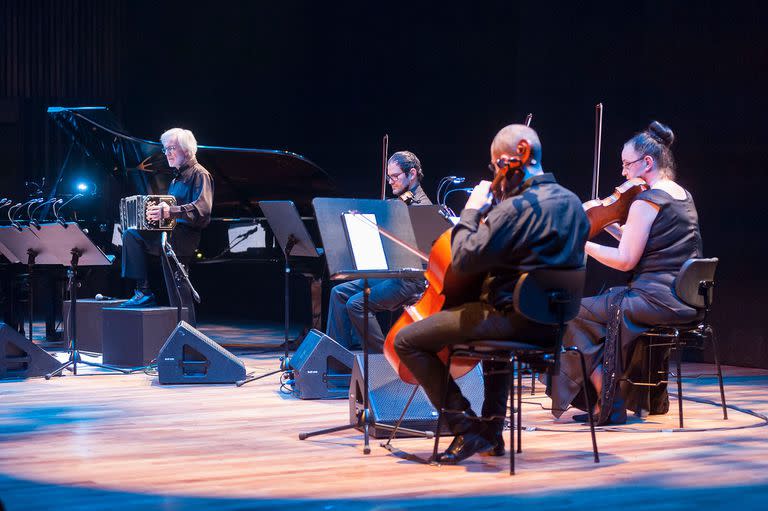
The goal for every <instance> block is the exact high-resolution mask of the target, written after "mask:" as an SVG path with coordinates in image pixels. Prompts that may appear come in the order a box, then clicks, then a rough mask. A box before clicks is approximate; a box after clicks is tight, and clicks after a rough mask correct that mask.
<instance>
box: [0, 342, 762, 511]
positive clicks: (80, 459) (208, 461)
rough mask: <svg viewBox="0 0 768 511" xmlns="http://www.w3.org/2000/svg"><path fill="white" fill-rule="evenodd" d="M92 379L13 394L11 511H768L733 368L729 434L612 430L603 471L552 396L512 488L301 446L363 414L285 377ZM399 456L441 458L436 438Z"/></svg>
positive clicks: (709, 428) (267, 363) (712, 410)
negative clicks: (242, 381)
mask: <svg viewBox="0 0 768 511" xmlns="http://www.w3.org/2000/svg"><path fill="white" fill-rule="evenodd" d="M244 360H245V361H246V365H247V366H248V369H249V370H250V371H255V372H257V373H262V372H267V371H270V370H274V369H276V368H277V367H278V360H277V355H275V354H266V355H265V354H261V355H258V354H257V355H246V356H245V357H244ZM686 370H687V371H688V372H693V373H698V372H704V371H710V367H709V366H699V365H693V364H689V365H687V366H686ZM84 372H85V373H86V374H85V375H82V376H65V377H63V378H56V379H53V380H52V381H45V380H43V379H30V380H26V381H18V380H16V381H2V382H0V500H1V501H2V502H3V504H4V505H5V508H6V509H7V510H9V511H11V510H14V511H15V510H21V509H24V510H26V509H32V510H43V509H54V508H55V509H59V510H70V509H91V510H96V509H113V510H122V509H131V510H142V509H163V510H177V509H220V510H240V509H295V508H296V507H297V506H300V508H301V509H321V510H343V509H375V510H396V509H432V508H435V507H437V506H439V507H445V508H449V509H454V508H456V509H463V510H471V509H490V508H494V507H498V508H501V507H502V506H503V507H504V508H507V509H522V507H521V506H529V507H528V508H530V509H533V508H535V509H536V510H537V511H539V510H541V509H590V510H594V509H617V508H623V509H658V510H666V509H698V510H702V509H714V508H720V507H723V508H724V507H728V508H730V509H738V510H743V509H758V508H759V509H765V505H766V504H765V502H768V428H766V427H764V425H765V420H764V418H762V417H761V416H760V414H768V394H766V384H768V371H762V370H750V369H739V368H734V367H727V368H726V385H727V387H726V393H727V398H728V400H729V404H730V405H731V406H732V408H731V409H730V410H729V417H730V420H728V421H727V422H726V421H723V420H722V415H721V411H720V410H719V408H717V407H716V406H713V405H711V404H706V403H699V402H691V401H686V402H685V407H686V420H687V423H686V426H688V427H689V428H691V431H685V432H679V431H674V429H675V427H676V424H677V422H676V421H677V416H676V412H675V411H673V412H671V413H670V414H669V415H667V416H663V417H656V416H654V417H651V418H648V419H646V420H645V421H640V420H639V419H634V420H633V421H631V423H630V424H628V425H626V426H621V427H613V428H610V430H604V431H600V432H599V433H598V445H599V447H600V452H601V463H599V464H594V463H593V462H592V457H591V447H590V441H589V434H588V432H587V430H586V429H585V428H584V427H583V426H580V425H577V424H575V423H573V422H571V421H570V420H567V419H568V418H569V417H570V416H571V415H572V412H567V413H566V414H565V416H564V418H565V419H566V420H562V421H559V422H555V421H553V420H552V418H551V416H550V415H549V414H548V413H547V412H545V411H543V410H542V409H541V406H542V405H544V406H546V405H547V400H546V398H544V397H543V396H542V395H541V394H539V395H537V396H532V397H531V396H527V397H526V398H525V399H526V404H525V405H524V419H525V420H524V423H525V425H526V426H527V427H529V428H530V429H531V430H530V431H526V432H524V435H523V440H524V443H523V449H524V451H523V454H521V455H519V457H518V473H517V475H515V476H512V477H510V476H509V475H508V473H507V466H508V465H507V464H508V458H507V457H504V458H501V459H498V458H487V457H474V458H472V459H470V460H468V461H467V462H465V463H464V464H462V465H459V466H443V467H436V466H424V465H419V464H415V463H412V462H408V461H405V460H402V459H399V458H396V457H394V456H393V455H392V454H390V453H389V452H388V451H386V450H385V449H383V448H381V447H379V443H380V441H378V440H373V439H372V446H373V452H372V454H371V455H369V456H364V455H363V453H362V435H361V434H360V433H358V432H356V431H354V430H351V431H346V432H340V433H335V434H331V435H327V436H322V437H315V438H311V439H308V440H305V441H299V440H298V438H297V435H298V433H299V432H301V431H307V430H312V429H317V428H322V427H328V426H333V425H338V424H342V423H344V422H345V421H347V413H348V412H347V406H348V405H347V402H346V401H345V400H341V401H301V400H298V399H295V398H294V397H292V396H290V395H285V394H281V393H280V391H279V384H278V377H277V375H275V376H271V377H268V378H265V379H263V380H260V381H258V382H254V383H251V384H249V385H246V386H244V387H241V388H237V387H235V386H234V385H202V386H160V385H159V384H158V383H157V378H156V377H155V376H150V375H147V374H144V373H139V374H133V375H112V374H104V373H98V372H95V371H93V370H88V369H86V370H85V371H84ZM716 389H717V387H716V380H715V379H714V378H709V377H708V378H704V379H700V380H692V381H690V382H688V383H687V384H686V385H685V390H686V392H687V393H688V395H690V396H692V397H697V398H703V399H710V400H714V401H717V399H718V396H717V390H716ZM672 404H673V410H676V406H675V404H676V403H675V402H674V401H673V402H672ZM748 410H751V411H753V412H755V413H756V414H757V415H752V414H750V413H747V411H748ZM697 429H698V430H704V431H693V430H697ZM551 430H556V431H551ZM396 445H397V446H398V447H400V448H402V449H405V450H409V451H413V452H417V453H419V454H423V455H427V454H428V453H429V452H430V450H431V442H430V441H428V440H423V439H404V440H397V441H396ZM443 445H446V444H443Z"/></svg>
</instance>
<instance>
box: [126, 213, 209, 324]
mask: <svg viewBox="0 0 768 511" xmlns="http://www.w3.org/2000/svg"><path fill="white" fill-rule="evenodd" d="M160 236H161V233H160V232H158V231H137V230H136V229H128V230H127V231H125V232H123V267H122V275H123V278H128V279H134V280H136V281H146V280H147V278H148V269H147V259H148V257H147V256H149V255H153V256H160V255H161V252H160V251H161V247H160ZM169 238H170V240H169V241H170V243H171V246H172V247H173V251H174V252H175V253H176V256H177V257H178V258H179V261H180V262H181V263H182V264H183V265H184V267H185V268H186V269H187V271H189V263H190V261H192V256H193V255H194V253H195V250H196V249H197V246H198V245H199V244H200V231H199V230H196V229H192V228H189V227H187V226H185V225H183V224H177V225H176V228H175V229H174V230H173V231H172V232H171V235H170V237H169ZM160 261H161V264H162V268H163V278H164V280H165V287H166V288H167V290H168V302H169V303H170V304H171V306H172V307H177V306H178V304H179V297H178V295H177V293H176V278H175V277H176V275H175V271H174V270H175V269H176V268H175V264H174V263H172V264H173V269H172V267H171V266H168V263H167V262H166V260H165V258H164V257H161V258H160ZM182 279H183V277H182ZM179 288H180V289H179V294H180V295H181V306H182V307H187V310H188V311H189V322H190V324H192V325H195V324H196V317H195V304H194V299H193V298H192V290H191V289H189V286H187V285H186V283H185V282H183V280H182V281H181V283H180V286H179Z"/></svg>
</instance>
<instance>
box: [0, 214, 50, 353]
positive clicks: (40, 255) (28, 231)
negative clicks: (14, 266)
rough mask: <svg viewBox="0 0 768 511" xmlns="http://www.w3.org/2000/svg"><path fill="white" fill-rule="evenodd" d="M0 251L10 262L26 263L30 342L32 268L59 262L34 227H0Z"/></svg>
mask: <svg viewBox="0 0 768 511" xmlns="http://www.w3.org/2000/svg"><path fill="white" fill-rule="evenodd" d="M3 247H4V248H3ZM0 252H2V253H3V255H5V256H6V258H8V260H9V261H10V262H12V263H22V264H26V265H27V275H29V303H28V304H27V305H28V309H29V332H28V334H29V335H28V337H29V342H32V322H33V315H34V306H35V304H34V285H33V282H32V275H33V273H32V272H33V269H34V266H35V265H36V264H55V265H58V264H59V260H58V259H57V258H56V256H55V255H54V254H53V253H52V252H51V251H50V250H48V248H47V246H46V244H45V242H44V241H43V240H42V239H41V238H40V235H39V230H38V229H37V228H36V227H29V226H20V225H10V226H4V227H0Z"/></svg>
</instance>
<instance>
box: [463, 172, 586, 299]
mask: <svg viewBox="0 0 768 511" xmlns="http://www.w3.org/2000/svg"><path fill="white" fill-rule="evenodd" d="M481 217H482V215H481V213H480V211H478V210H476V209H465V210H464V211H462V212H461V218H460V220H459V223H457V224H456V226H455V227H454V229H453V234H452V236H451V253H452V266H453V268H454V269H455V270H456V271H460V272H467V273H481V272H486V273H487V275H486V277H485V280H484V282H483V289H482V294H481V297H480V300H481V301H484V302H486V303H489V304H491V305H493V306H494V307H495V308H497V309H499V310H505V309H509V308H510V307H512V295H513V292H514V288H515V284H516V283H517V280H518V278H519V276H520V274H521V273H524V272H527V271H530V270H533V269H536V268H542V267H561V268H576V267H581V266H584V262H585V255H584V246H585V244H586V241H587V236H588V234H589V220H588V219H587V215H586V214H585V213H584V209H583V208H582V205H581V201H580V200H579V199H578V197H576V195H574V194H573V192H571V191H569V190H567V189H565V188H563V187H562V186H560V185H559V184H557V182H556V181H555V177H554V176H553V175H552V174H549V173H546V174H540V175H537V176H534V177H531V178H529V179H528V180H526V181H525V182H524V183H523V184H522V186H521V187H520V191H519V192H518V194H516V195H514V196H512V197H508V198H507V199H505V200H503V201H502V202H501V203H500V204H498V205H496V206H495V207H494V208H493V209H492V210H491V212H490V213H489V214H488V216H487V218H486V219H485V222H482V223H481V221H480V220H481Z"/></svg>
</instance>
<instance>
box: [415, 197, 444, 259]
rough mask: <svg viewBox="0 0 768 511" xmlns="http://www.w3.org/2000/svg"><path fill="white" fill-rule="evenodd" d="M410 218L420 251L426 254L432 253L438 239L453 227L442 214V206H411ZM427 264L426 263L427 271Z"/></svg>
mask: <svg viewBox="0 0 768 511" xmlns="http://www.w3.org/2000/svg"><path fill="white" fill-rule="evenodd" d="M408 216H410V217H411V225H412V226H413V234H414V235H415V236H416V243H417V245H418V247H419V250H421V251H422V252H424V253H425V254H429V253H430V252H431V251H432V245H434V244H435V241H437V238H439V237H440V236H441V235H442V234H443V233H444V232H445V231H447V230H448V229H451V228H452V227H453V224H452V223H451V221H450V220H448V219H447V218H445V216H444V215H443V214H442V213H441V212H440V206H439V205H437V204H434V205H425V206H410V207H409V208H408ZM426 264H427V263H424V268H425V269H426Z"/></svg>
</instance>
